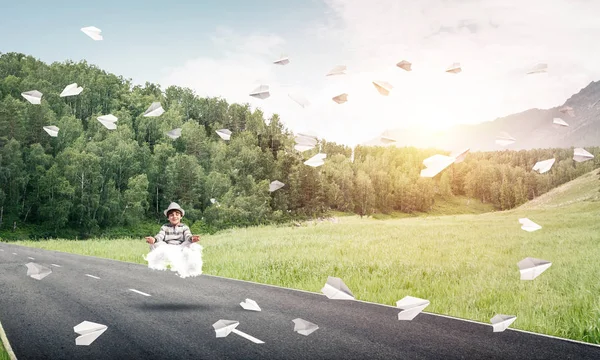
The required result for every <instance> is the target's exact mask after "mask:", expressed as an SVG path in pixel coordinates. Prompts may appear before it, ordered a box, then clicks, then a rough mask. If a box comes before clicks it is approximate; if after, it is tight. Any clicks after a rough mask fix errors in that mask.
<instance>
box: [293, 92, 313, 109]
mask: <svg viewBox="0 0 600 360" xmlns="http://www.w3.org/2000/svg"><path fill="white" fill-rule="evenodd" d="M288 96H289V98H290V99H292V100H294V101H295V102H296V103H297V104H298V105H300V106H302V107H303V108H306V107H307V106H309V105H310V101H308V99H307V98H306V97H304V95H302V94H298V93H289V94H288Z"/></svg>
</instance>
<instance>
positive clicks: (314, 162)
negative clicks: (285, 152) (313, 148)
mask: <svg viewBox="0 0 600 360" xmlns="http://www.w3.org/2000/svg"><path fill="white" fill-rule="evenodd" d="M326 157H327V154H323V153H318V154H317V155H315V156H313V157H311V158H310V159H308V160H306V161H305V162H304V165H308V166H312V167H319V166H321V165H323V164H325V161H324V159H325V158H326Z"/></svg>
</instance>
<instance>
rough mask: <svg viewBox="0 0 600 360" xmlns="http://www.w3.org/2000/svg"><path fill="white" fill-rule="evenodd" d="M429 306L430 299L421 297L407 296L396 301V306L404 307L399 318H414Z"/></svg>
mask: <svg viewBox="0 0 600 360" xmlns="http://www.w3.org/2000/svg"><path fill="white" fill-rule="evenodd" d="M427 306H429V300H425V299H419V298H416V297H412V296H405V297H404V298H402V299H401V300H398V301H397V302H396V307H399V308H400V309H402V311H400V312H399V313H398V320H409V321H410V320H412V319H414V318H415V316H417V315H419V313H420V312H421V311H423V309H425V308H426V307H427Z"/></svg>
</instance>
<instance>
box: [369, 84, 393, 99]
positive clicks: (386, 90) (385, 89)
mask: <svg viewBox="0 0 600 360" xmlns="http://www.w3.org/2000/svg"><path fill="white" fill-rule="evenodd" d="M373 85H375V89H377V91H378V92H379V93H380V94H381V95H383V96H388V95H389V94H390V91H391V90H392V89H393V88H394V87H393V86H392V84H390V83H389V82H386V81H379V80H376V81H373Z"/></svg>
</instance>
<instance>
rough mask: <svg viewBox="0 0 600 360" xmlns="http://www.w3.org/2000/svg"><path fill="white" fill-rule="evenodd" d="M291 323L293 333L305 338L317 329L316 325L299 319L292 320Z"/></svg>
mask: <svg viewBox="0 0 600 360" xmlns="http://www.w3.org/2000/svg"><path fill="white" fill-rule="evenodd" d="M292 322H293V323H294V331H295V332H297V333H298V334H302V335H305V336H308V335H310V334H311V333H313V332H315V331H316V330H317V329H318V328H319V326H318V325H316V324H313V323H311V322H310V321H306V320H303V319H300V318H297V319H294V320H292Z"/></svg>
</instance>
